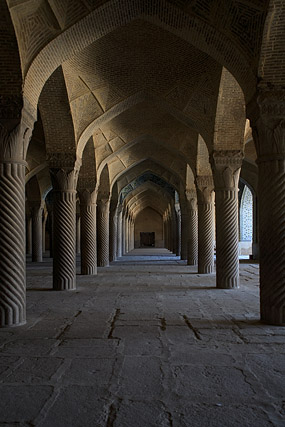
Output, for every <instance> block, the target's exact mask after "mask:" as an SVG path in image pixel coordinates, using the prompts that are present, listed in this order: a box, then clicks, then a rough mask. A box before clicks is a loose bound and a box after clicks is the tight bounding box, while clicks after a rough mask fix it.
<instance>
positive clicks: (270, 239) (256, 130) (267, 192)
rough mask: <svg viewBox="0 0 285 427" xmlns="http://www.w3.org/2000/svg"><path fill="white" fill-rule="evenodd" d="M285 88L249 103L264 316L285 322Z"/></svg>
mask: <svg viewBox="0 0 285 427" xmlns="http://www.w3.org/2000/svg"><path fill="white" fill-rule="evenodd" d="M284 111H285V91H284V90H272V91H267V90H265V91H264V92H259V93H258V94H257V98H256V100H255V101H254V102H253V103H252V104H251V105H249V106H248V113H249V116H250V118H251V126H252V130H253V137H254V141H255V145H256V150H257V156H258V157H257V164H258V197H259V243H260V309H261V319H262V320H263V321H265V322H267V323H269V324H273V325H285V276H284V260H285V222H284V212H285V120H284Z"/></svg>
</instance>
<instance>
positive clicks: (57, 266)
mask: <svg viewBox="0 0 285 427" xmlns="http://www.w3.org/2000/svg"><path fill="white" fill-rule="evenodd" d="M51 178H52V182H53V188H54V191H53V197H54V203H53V220H54V221H53V240H54V245H53V252H54V253H53V255H54V256H53V288H54V289H55V290H57V291H63V290H73V289H75V288H76V257H75V235H76V230H75V215H76V190H75V189H76V184H77V178H78V170H77V169H73V170H64V169H59V170H58V169H51Z"/></svg>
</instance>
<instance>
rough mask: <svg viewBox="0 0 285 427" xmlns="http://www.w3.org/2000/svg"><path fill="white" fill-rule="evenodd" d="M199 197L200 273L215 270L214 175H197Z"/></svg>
mask: <svg viewBox="0 0 285 427" xmlns="http://www.w3.org/2000/svg"><path fill="white" fill-rule="evenodd" d="M196 185H197V198H198V273H201V274H208V273H212V272H213V270H214V237H215V226H214V202H213V197H214V194H213V190H214V184H213V178H212V176H197V178H196Z"/></svg>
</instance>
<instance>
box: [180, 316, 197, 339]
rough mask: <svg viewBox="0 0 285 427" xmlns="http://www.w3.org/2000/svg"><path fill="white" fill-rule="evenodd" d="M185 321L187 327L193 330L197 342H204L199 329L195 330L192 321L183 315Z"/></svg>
mask: <svg viewBox="0 0 285 427" xmlns="http://www.w3.org/2000/svg"><path fill="white" fill-rule="evenodd" d="M183 319H184V321H185V323H186V325H187V326H188V328H189V329H191V331H192V332H193V333H194V335H195V337H196V338H197V340H202V338H201V335H200V333H199V331H198V329H196V328H194V326H193V325H192V324H191V322H190V320H189V319H188V317H187V316H186V315H185V314H184V315H183Z"/></svg>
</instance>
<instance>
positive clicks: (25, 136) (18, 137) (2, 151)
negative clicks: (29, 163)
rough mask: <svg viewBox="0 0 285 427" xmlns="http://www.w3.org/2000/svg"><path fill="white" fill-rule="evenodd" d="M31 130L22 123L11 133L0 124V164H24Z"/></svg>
mask: <svg viewBox="0 0 285 427" xmlns="http://www.w3.org/2000/svg"><path fill="white" fill-rule="evenodd" d="M31 136H32V129H31V128H29V127H26V125H24V124H23V123H22V122H21V123H20V124H18V125H17V126H16V127H15V128H14V129H13V130H12V131H10V132H9V131H8V129H6V128H5V127H4V126H3V125H1V124H0V162H11V163H12V162H15V163H24V164H25V156H26V149H27V147H28V144H29V142H30V138H31Z"/></svg>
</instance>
